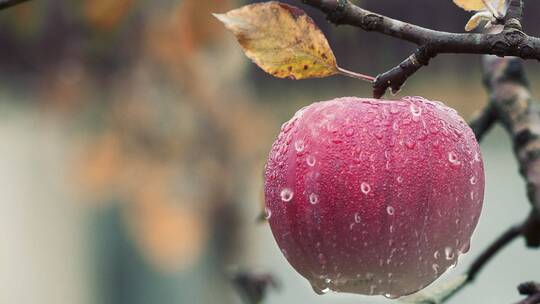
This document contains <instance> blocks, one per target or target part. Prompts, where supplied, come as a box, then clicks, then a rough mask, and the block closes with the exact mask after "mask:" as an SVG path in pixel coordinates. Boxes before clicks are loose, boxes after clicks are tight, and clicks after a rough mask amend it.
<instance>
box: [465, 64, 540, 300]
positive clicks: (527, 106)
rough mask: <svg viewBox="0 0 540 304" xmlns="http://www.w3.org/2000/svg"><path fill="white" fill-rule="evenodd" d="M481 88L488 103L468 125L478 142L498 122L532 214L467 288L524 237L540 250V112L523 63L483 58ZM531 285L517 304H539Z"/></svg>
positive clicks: (487, 255)
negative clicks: (508, 140)
mask: <svg viewBox="0 0 540 304" xmlns="http://www.w3.org/2000/svg"><path fill="white" fill-rule="evenodd" d="M484 84H485V86H486V88H487V90H488V93H489V96H490V97H489V103H488V105H487V106H486V108H485V109H484V110H483V111H482V112H481V114H480V115H479V116H478V117H477V118H476V119H475V120H473V122H472V123H471V124H470V125H471V128H472V129H473V131H474V133H475V135H476V137H477V139H478V140H479V141H480V140H481V139H482V138H483V136H484V135H485V134H486V132H487V131H488V130H489V128H490V127H491V126H492V125H493V124H494V123H495V122H500V123H501V125H502V126H503V127H504V128H505V129H506V131H507V132H508V133H509V135H510V137H511V138H512V143H513V147H514V153H515V155H516V158H517V160H518V163H519V168H520V170H519V171H520V173H521V175H522V176H523V178H524V179H525V181H526V183H527V193H528V198H529V201H530V203H531V212H530V214H529V216H528V217H527V218H526V219H525V220H524V221H523V223H521V224H519V225H516V226H513V227H511V228H510V229H508V230H507V231H505V232H504V233H503V234H502V235H501V236H499V237H498V238H497V239H496V240H495V241H494V242H493V243H492V244H491V245H490V246H489V247H488V248H486V249H485V250H484V251H483V253H482V254H480V256H478V257H477V258H476V260H475V261H474V262H473V263H472V264H471V266H470V268H469V270H468V272H467V282H466V284H467V285H468V284H470V283H472V281H474V279H475V278H476V277H477V275H478V274H479V272H480V271H481V270H482V269H483V267H484V266H485V265H486V264H487V263H488V262H489V261H490V260H491V259H492V258H493V257H494V256H495V255H496V254H497V253H498V252H499V251H500V250H502V249H503V248H505V247H506V245H508V244H510V242H512V241H513V240H514V239H516V238H517V237H519V236H523V237H524V239H525V241H526V244H527V246H528V247H531V248H537V247H540V212H539V211H538V210H540V112H539V111H538V109H537V108H536V106H535V102H534V101H533V100H532V97H531V94H530V91H529V83H528V81H527V78H526V76H525V71H524V69H523V63H522V60H520V59H519V58H516V57H506V58H498V57H495V56H485V58H484ZM531 284H532V283H525V284H522V285H520V287H519V291H520V293H521V294H525V295H527V298H526V299H524V300H523V301H521V302H519V303H518V304H533V303H534V304H535V303H540V288H537V287H538V285H534V284H533V285H531ZM464 286H465V285H463V286H462V288H463V287H464ZM531 286H532V287H531ZM533 287H535V288H533Z"/></svg>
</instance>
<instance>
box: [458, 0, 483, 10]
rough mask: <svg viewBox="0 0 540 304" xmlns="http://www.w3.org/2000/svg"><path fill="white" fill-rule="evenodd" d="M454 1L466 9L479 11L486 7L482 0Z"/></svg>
mask: <svg viewBox="0 0 540 304" xmlns="http://www.w3.org/2000/svg"><path fill="white" fill-rule="evenodd" d="M454 3H455V4H456V5H457V6H459V7H461V8H462V9H464V10H467V11H480V10H483V9H486V5H485V4H484V1H483V0H454Z"/></svg>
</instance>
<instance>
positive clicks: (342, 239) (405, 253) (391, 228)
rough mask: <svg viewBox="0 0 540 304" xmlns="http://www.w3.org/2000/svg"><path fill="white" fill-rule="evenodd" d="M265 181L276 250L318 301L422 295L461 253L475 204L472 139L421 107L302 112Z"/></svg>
mask: <svg viewBox="0 0 540 304" xmlns="http://www.w3.org/2000/svg"><path fill="white" fill-rule="evenodd" d="M264 177H265V184H264V190H265V191H264V192H265V201H266V212H267V218H268V221H269V222H270V227H271V229H272V233H273V235H274V237H275V239H276V241H277V244H278V246H279V247H280V248H281V251H282V252H283V254H284V256H285V257H286V259H287V260H288V261H289V263H290V264H291V265H292V266H293V267H294V269H296V270H297V271H298V272H299V273H300V274H301V275H302V276H304V277H305V278H306V279H308V280H309V281H310V283H311V285H312V286H313V288H314V290H315V291H317V292H319V293H324V292H325V291H328V290H334V291H338V292H350V293H359V294H368V295H381V294H382V295H386V296H388V297H398V296H402V295H407V294H411V293H414V292H416V291H418V290H420V289H422V288H424V287H425V286H427V285H428V284H430V283H431V282H433V281H434V280H435V279H436V278H438V277H439V276H440V275H441V274H442V273H444V272H445V271H446V270H447V269H448V268H449V267H451V266H453V265H455V264H456V263H457V259H458V257H459V255H460V254H462V253H465V252H467V251H468V249H469V242H470V238H471V235H472V233H473V231H474V228H475V226H476V224H477V222H478V218H479V216H480V212H481V209H482V201H483V197H484V168H483V163H482V158H481V155H480V150H479V147H478V143H477V142H476V139H475V137H474V134H473V132H472V131H471V129H470V128H469V127H468V126H467V124H466V123H465V121H464V120H463V119H462V118H461V117H460V116H459V115H458V114H457V113H456V111H455V110H453V109H451V108H449V107H447V106H445V105H444V104H442V103H440V102H432V101H428V100H426V99H423V98H421V97H405V98H403V99H401V100H377V99H361V98H355V97H345V98H338V99H334V100H331V101H325V102H318V103H314V104H311V105H309V106H307V107H305V108H303V109H301V110H300V111H298V112H297V113H296V114H295V115H294V117H293V118H292V119H291V120H290V121H289V122H287V123H285V124H284V125H283V127H282V129H281V132H280V134H279V136H278V138H277V140H276V141H275V143H274V144H273V146H272V150H271V152H270V156H269V159H268V161H267V164H266V167H265V172H264Z"/></svg>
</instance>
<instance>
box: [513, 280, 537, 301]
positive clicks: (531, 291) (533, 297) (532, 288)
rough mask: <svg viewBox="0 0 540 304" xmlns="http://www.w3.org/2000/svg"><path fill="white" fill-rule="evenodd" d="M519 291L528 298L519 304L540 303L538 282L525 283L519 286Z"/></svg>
mask: <svg viewBox="0 0 540 304" xmlns="http://www.w3.org/2000/svg"><path fill="white" fill-rule="evenodd" d="M518 291H519V293H520V294H522V295H526V296H527V297H526V298H525V299H523V300H522V301H520V302H518V303H517V304H538V303H540V284H539V283H536V282H525V283H522V284H520V285H519V286H518Z"/></svg>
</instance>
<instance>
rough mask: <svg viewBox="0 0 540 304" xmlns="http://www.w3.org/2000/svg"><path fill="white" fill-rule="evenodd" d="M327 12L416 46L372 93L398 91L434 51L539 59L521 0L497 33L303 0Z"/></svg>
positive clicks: (331, 0)
mask: <svg viewBox="0 0 540 304" xmlns="http://www.w3.org/2000/svg"><path fill="white" fill-rule="evenodd" d="M303 2H304V3H306V4H308V5H310V6H312V7H315V8H317V9H319V10H321V11H322V12H324V13H325V14H326V15H327V18H328V19H329V20H330V21H331V22H333V23H335V24H336V25H339V24H348V25H353V26H357V27H360V28H362V29H364V30H366V31H376V32H379V33H382V34H385V35H388V36H391V37H394V38H397V39H401V40H405V41H408V42H412V43H414V44H416V45H418V46H419V49H418V50H417V51H416V52H415V53H414V54H413V55H411V56H410V57H409V58H407V59H406V60H405V61H403V62H402V63H401V64H400V65H398V66H397V67H395V68H393V69H391V70H390V71H388V72H386V73H382V74H380V75H379V76H378V77H377V79H376V80H375V82H374V85H373V86H374V94H373V95H374V96H375V97H381V96H382V95H383V94H384V92H385V91H386V89H387V88H391V89H392V90H393V91H398V90H399V89H400V88H401V87H402V86H403V84H404V83H405V81H406V80H407V78H409V77H410V76H411V75H412V74H414V73H415V72H416V71H417V70H418V69H420V68H421V67H422V66H423V65H427V64H428V62H429V60H430V59H431V58H433V57H435V56H436V55H437V54H445V53H462V54H491V55H497V56H516V57H520V58H523V59H537V60H539V59H540V38H537V37H531V36H528V35H526V34H525V33H523V32H522V31H521V18H522V14H523V3H522V0H511V3H510V7H509V9H508V14H507V16H506V17H505V18H504V24H505V28H504V30H503V31H501V32H500V33H497V34H481V33H450V32H444V31H435V30H431V29H427V28H424V27H421V26H418V25H414V24H410V23H406V22H402V21H399V20H395V19H392V18H388V17H385V16H382V15H379V14H376V13H373V12H370V11H368V10H365V9H362V8H360V7H358V6H356V5H354V4H352V3H350V2H349V1H347V0H303Z"/></svg>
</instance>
